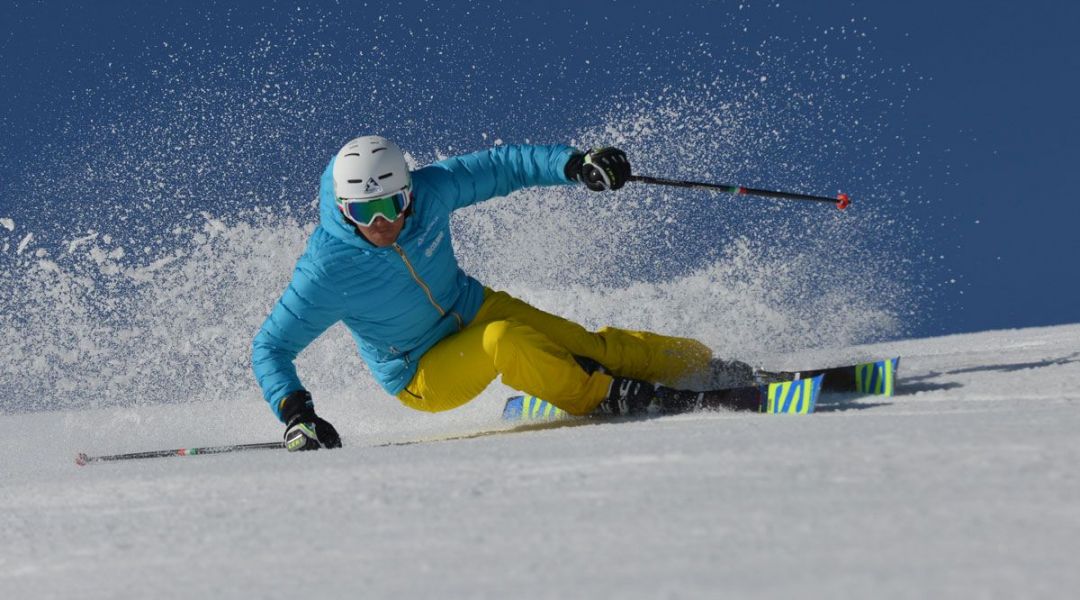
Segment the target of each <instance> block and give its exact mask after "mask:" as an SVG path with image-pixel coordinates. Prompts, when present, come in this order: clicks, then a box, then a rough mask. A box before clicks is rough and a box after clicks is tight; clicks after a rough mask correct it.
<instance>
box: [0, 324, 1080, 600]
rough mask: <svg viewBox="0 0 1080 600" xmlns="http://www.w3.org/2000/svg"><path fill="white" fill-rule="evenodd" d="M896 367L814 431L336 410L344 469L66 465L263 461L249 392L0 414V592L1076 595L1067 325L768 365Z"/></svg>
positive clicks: (794, 423)
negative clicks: (203, 447)
mask: <svg viewBox="0 0 1080 600" xmlns="http://www.w3.org/2000/svg"><path fill="white" fill-rule="evenodd" d="M891 354H900V355H902V356H903V360H902V363H901V367H900V374H901V378H900V384H899V386H898V394H897V395H896V396H895V397H893V398H889V399H880V398H874V397H859V398H854V397H842V398H840V400H842V401H843V402H842V403H841V404H837V405H829V404H828V402H826V404H825V405H824V406H823V408H824V409H828V408H832V409H833V410H824V411H823V412H821V413H819V414H817V415H814V416H811V417H784V416H766V415H736V414H731V413H700V414H693V415H683V416H677V417H668V418H661V419H655V420H649V421H639V422H631V423H614V424H611V423H609V424H599V425H582V426H565V427H559V428H552V429H544V430H540V431H532V432H525V433H512V434H507V435H494V436H486V437H479V438H475V439H464V440H457V441H445V442H433V443H422V444H415V445H404V446H389V447H375V446H373V445H374V444H376V443H379V442H386V441H394V440H397V441H405V440H407V439H409V438H408V437H401V436H402V435H406V436H413V435H414V433H415V436H416V437H424V436H432V435H446V434H454V433H459V434H460V433H466V432H468V431H476V430H483V429H490V428H492V427H498V426H499V425H498V423H497V420H496V419H497V413H498V409H499V400H500V399H501V397H502V396H503V395H504V394H505V392H506V390H505V388H501V386H498V385H496V386H493V387H492V389H489V391H488V392H487V393H486V394H485V395H484V396H483V397H482V398H481V399H479V400H477V401H476V402H474V403H473V405H470V407H466V408H465V409H463V411H462V413H461V414H464V415H465V416H463V417H456V418H446V417H442V416H433V417H432V422H433V423H435V424H436V425H434V426H433V427H434V429H429V430H427V431H421V432H406V433H405V434H402V432H400V431H397V432H395V431H391V430H389V428H388V430H387V431H381V432H380V431H370V430H367V431H365V430H363V429H362V428H361V427H360V426H359V425H357V424H356V423H355V422H353V421H350V420H349V418H348V417H347V416H345V415H346V414H347V412H348V411H347V407H344V406H336V407H334V408H333V412H334V413H335V414H341V415H342V418H341V419H340V422H341V423H342V429H343V431H344V433H345V442H346V444H347V447H346V448H344V449H342V450H340V451H334V452H319V453H312V454H304V455H290V454H288V453H285V452H276V451H260V452H251V453H247V454H233V455H222V456H203V457H190V458H184V459H177V458H169V459H157V460H146V461H129V462H123V463H112V464H99V465H92V466H88V467H85V468H79V467H76V466H75V465H74V464H73V463H72V458H73V456H74V453H75V452H76V451H80V450H82V451H87V452H90V453H93V454H103V453H110V452H124V451H138V450H148V449H156V448H164V447H176V446H185V445H196V444H220V443H231V442H250V441H265V440H267V439H276V437H277V436H279V435H280V427H279V426H278V424H277V423H276V422H274V420H273V419H272V418H268V415H267V414H266V412H265V411H266V408H265V406H264V405H263V404H262V403H261V402H260V401H258V400H257V399H254V398H253V399H249V401H246V402H236V403H233V404H228V403H225V404H223V403H220V402H218V403H210V402H206V403H192V404H188V405H172V406H156V407H138V408H134V409H102V410H85V411H67V412H38V413H25V414H15V415H0V423H2V424H3V426H4V429H5V431H7V432H9V435H7V436H4V437H3V439H2V441H0V469H2V471H0V506H3V510H2V511H0V536H2V538H3V539H4V541H5V543H4V544H3V546H2V548H0V589H3V590H5V593H4V596H5V597H8V598H73V597H78V598H116V597H130V596H132V595H134V594H136V593H137V594H138V595H139V596H144V597H155V598H191V597H198V596H208V597H214V598H255V597H259V598H264V597H284V596H287V595H303V596H305V597H307V596H326V595H331V596H345V595H347V596H358V595H359V596H363V597H390V596H393V597H480V598H505V597H515V598H519V597H520V598H556V597H619V598H657V597H680V598H681V597H700V598H715V597H722V596H730V597H744V596H755V597H776V598H780V597H783V598H791V597H798V598H830V597H875V598H882V597H886V598H890V597H905V598H921V597H946V596H950V597H1020V596H1022V597H1067V596H1068V595H1070V594H1071V593H1072V592H1073V590H1075V589H1077V587H1078V586H1080V570H1078V569H1076V560H1075V556H1076V554H1077V550H1078V549H1080V541H1078V540H1080V502H1078V500H1077V499H1078V498H1080V479H1078V477H1077V469H1076V465H1077V463H1078V461H1080V442H1078V439H1080V438H1078V437H1077V435H1076V432H1077V430H1078V428H1080V402H1078V401H1080V391H1078V390H1080V385H1078V384H1080V325H1072V326H1060V327H1052V328H1041V329H1028V330H1017V331H999V332H985V333H980V334H971V335H960V336H950V337H943V338H936V339H926V340H909V341H900V342H894V343H885V344H878V345H875V346H864V347H853V348H846V349H843V350H840V351H831V352H828V351H815V352H807V353H803V354H801V355H797V356H790V357H786V358H785V361H787V360H790V361H791V363H793V364H798V363H802V364H803V365H804V366H805V361H815V362H822V361H824V362H834V363H835V362H842V360H840V359H841V358H842V359H844V360H846V359H848V358H851V357H865V356H881V355H891ZM830 359H832V360H830ZM826 400H828V399H826ZM832 400H835V398H834V399H832ZM374 401H375V400H372V402H374ZM380 401H385V402H391V403H392V402H393V399H390V398H384V399H381V400H380ZM335 422H339V421H338V420H335ZM10 432H16V433H15V435H10Z"/></svg>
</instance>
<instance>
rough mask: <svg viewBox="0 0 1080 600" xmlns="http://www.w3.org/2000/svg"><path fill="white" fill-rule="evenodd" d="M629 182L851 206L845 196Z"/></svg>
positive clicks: (643, 180) (650, 179) (642, 179)
mask: <svg viewBox="0 0 1080 600" xmlns="http://www.w3.org/2000/svg"><path fill="white" fill-rule="evenodd" d="M630 181H637V182H639V183H651V184H655V185H670V186H673V187H682V188H691V189H695V190H715V191H719V192H727V193H729V194H737V195H746V196H764V197H765V198H782V199H784V200H812V201H814V202H829V203H832V204H835V205H836V208H839V209H840V210H844V209H845V208H847V207H849V206H851V198H848V195H847V194H839V195H838V196H836V197H835V198H829V197H828V196H812V195H810V194H796V193H794V192H774V191H772V190H759V189H755V188H748V187H742V186H739V185H724V184H721V183H701V182H698V181H682V180H680V179H663V178H661V177H647V176H645V175H631V176H630Z"/></svg>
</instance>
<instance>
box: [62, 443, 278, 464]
mask: <svg viewBox="0 0 1080 600" xmlns="http://www.w3.org/2000/svg"><path fill="white" fill-rule="evenodd" d="M284 447H285V442H263V443H258V444H233V445H231V446H204V447H201V448H174V449H172V450H151V451H149V452H130V453H128V454H106V455H102V456H88V455H87V454H85V453H83V452H80V453H78V454H77V455H76V456H75V464H77V465H79V466H80V467H81V466H85V465H88V464H90V463H97V462H112V461H117V460H135V459H140V458H164V457H166V456H195V455H198V454H225V453H228V452H243V451H245V450H278V449H281V448H284Z"/></svg>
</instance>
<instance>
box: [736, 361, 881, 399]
mask: <svg viewBox="0 0 1080 600" xmlns="http://www.w3.org/2000/svg"><path fill="white" fill-rule="evenodd" d="M899 368H900V357H899V356H897V357H894V358H887V359H884V360H878V361H872V362H865V363H859V364H854V365H845V366H841V367H831V368H828V369H809V370H805V371H761V370H759V371H756V372H755V375H756V376H757V377H758V378H760V380H761V381H762V382H767V381H770V380H776V381H785V380H790V379H800V378H805V377H816V376H818V375H821V376H823V377H824V378H825V380H824V382H823V383H822V384H821V389H822V390H823V391H825V392H848V393H858V394H873V395H877V396H892V395H893V394H894V393H895V386H896V377H897V371H898V370H899Z"/></svg>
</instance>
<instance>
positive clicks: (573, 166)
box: [563, 146, 630, 192]
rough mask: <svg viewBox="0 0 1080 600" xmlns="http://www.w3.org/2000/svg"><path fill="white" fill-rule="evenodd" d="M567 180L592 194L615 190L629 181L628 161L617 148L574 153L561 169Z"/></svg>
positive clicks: (623, 153)
mask: <svg viewBox="0 0 1080 600" xmlns="http://www.w3.org/2000/svg"><path fill="white" fill-rule="evenodd" d="M563 172H564V174H565V175H566V178H567V179H570V180H572V181H580V182H581V183H584V184H585V185H586V186H588V188H589V189H590V190H592V191H594V192H602V191H604V190H617V189H619V188H621V187H622V186H623V185H624V184H625V183H626V181H627V180H628V179H630V160H629V159H628V158H626V153H625V152H623V151H622V150H619V149H618V148H612V147H610V146H609V147H607V148H597V149H595V150H589V151H588V152H586V153H585V154H581V153H574V154H572V155H570V160H569V161H567V162H566V167H565V168H564V169H563Z"/></svg>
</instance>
